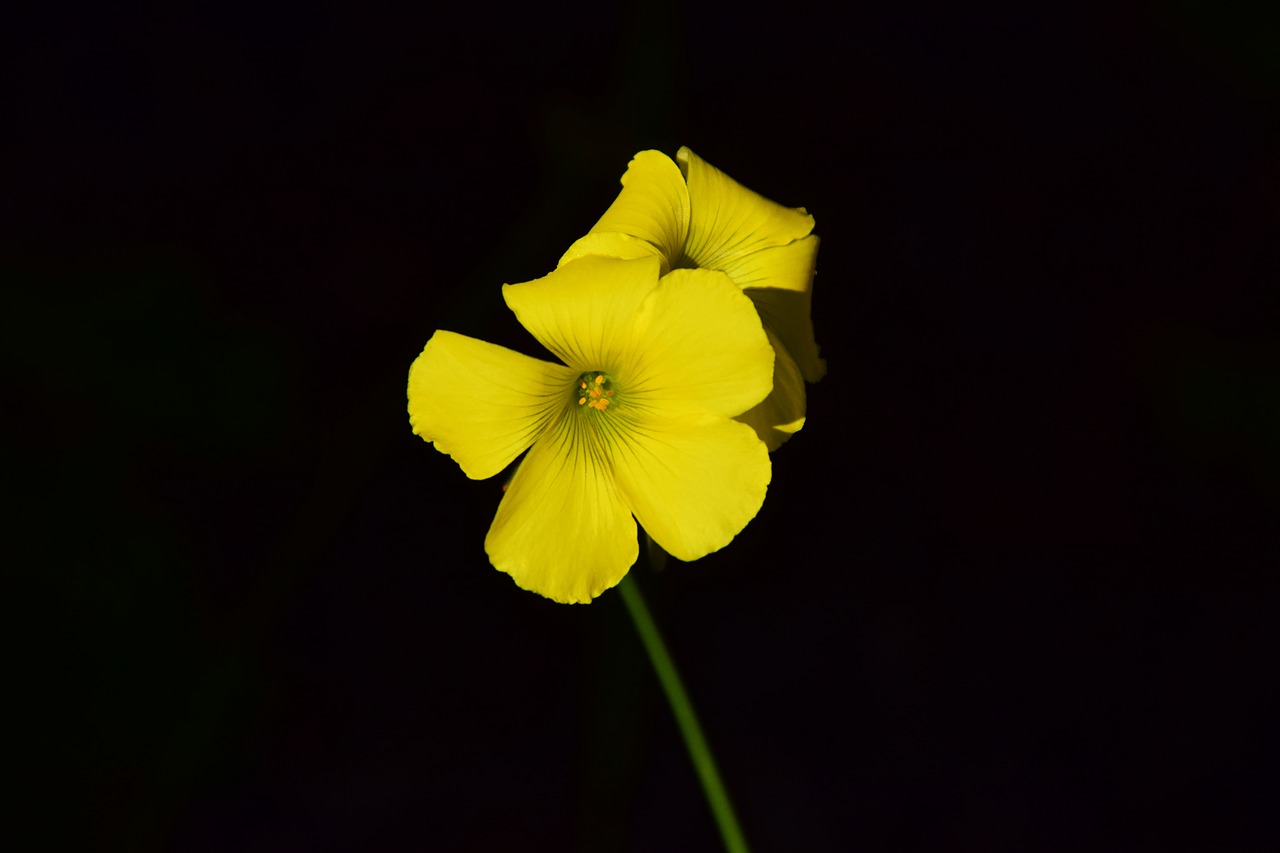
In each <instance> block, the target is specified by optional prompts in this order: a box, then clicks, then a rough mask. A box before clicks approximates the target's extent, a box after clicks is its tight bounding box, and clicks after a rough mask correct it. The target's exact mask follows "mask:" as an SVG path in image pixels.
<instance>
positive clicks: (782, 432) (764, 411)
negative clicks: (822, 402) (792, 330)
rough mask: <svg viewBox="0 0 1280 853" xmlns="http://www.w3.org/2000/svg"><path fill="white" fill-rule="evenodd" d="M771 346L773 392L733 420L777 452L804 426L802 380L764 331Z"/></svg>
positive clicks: (781, 348) (791, 361)
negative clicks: (745, 426)
mask: <svg viewBox="0 0 1280 853" xmlns="http://www.w3.org/2000/svg"><path fill="white" fill-rule="evenodd" d="M765 332H766V333H767V334H768V335H769V343H770V344H772V345H773V351H774V359H773V390H772V391H770V392H769V396H768V397H765V398H764V400H763V401H761V402H760V403H759V404H758V405H756V406H755V407H753V408H751V409H749V410H748V411H745V412H743V413H742V414H741V415H738V416H737V417H736V418H734V420H736V421H740V422H742V423H744V424H747V425H748V426H750V427H751V428H752V429H754V430H755V431H756V435H758V436H759V437H760V440H761V441H763V442H764V443H765V445H766V446H768V448H769V452H770V453H772V452H773V451H775V450H777V449H778V448H779V447H781V446H782V443H783V442H784V441H786V440H787V439H788V438H790V437H791V436H792V435H793V434H795V433H797V432H799V431H800V428H801V427H803V426H804V410H805V392H804V378H803V377H802V376H801V375H800V369H799V368H798V367H796V363H795V360H794V359H792V358H791V355H790V353H788V352H787V348H786V347H785V346H783V344H782V342H781V341H779V340H778V339H777V337H775V336H774V334H773V333H772V332H770V331H769V329H768V328H767V327H766V328H765Z"/></svg>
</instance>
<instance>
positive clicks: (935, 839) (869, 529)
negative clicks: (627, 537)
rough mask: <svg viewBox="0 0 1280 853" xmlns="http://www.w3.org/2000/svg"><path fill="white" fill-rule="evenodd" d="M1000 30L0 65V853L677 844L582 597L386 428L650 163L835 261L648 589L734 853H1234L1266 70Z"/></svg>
mask: <svg viewBox="0 0 1280 853" xmlns="http://www.w3.org/2000/svg"><path fill="white" fill-rule="evenodd" d="M1025 5H1026V8H1023V7H1015V8H1014V9H1005V10H1000V11H982V12H974V11H971V10H969V9H967V8H964V7H963V4H962V5H960V6H957V7H955V8H948V9H942V10H940V9H936V8H929V7H922V6H906V5H892V6H886V7H883V8H861V7H859V8H853V9H850V10H847V11H845V12H843V13H841V14H839V15H831V14H828V15H825V16H824V15H818V14H814V13H813V12H812V11H811V10H810V9H809V8H808V7H807V6H806V5H804V4H790V5H788V6H779V7H770V8H769V9H768V10H767V11H764V12H758V13H753V12H750V11H748V10H747V9H746V7H736V8H719V9H715V10H711V9H709V8H706V9H704V8H703V7H698V6H694V5H693V4H689V5H681V4H679V3H657V4H649V5H645V6H644V7H640V6H635V5H633V6H632V7H631V8H627V9H621V10H619V9H617V8H614V7H610V6H608V5H607V4H601V5H598V6H591V7H587V6H583V7H581V8H570V7H565V8H563V9H556V10H549V9H548V8H539V9H531V8H529V9H523V10H521V11H514V12H512V11H502V10H500V9H498V8H496V7H488V6H487V5H481V4H474V5H468V4H459V5H458V6H457V7H456V8H452V9H434V10H433V9H430V8H428V7H429V6H430V4H418V5H417V6H416V7H415V10H414V11H412V12H408V13H403V12H392V11H375V10H373V9H372V8H369V7H366V8H363V9H361V10H360V11H355V10H342V9H337V8H334V7H332V6H325V7H323V8H312V7H310V6H303V5H301V4H300V5H298V6H297V7H295V8H291V9H287V8H284V7H279V6H274V7H265V8H264V7H248V6H246V7H244V8H232V7H230V6H224V7H223V8H222V9H221V10H217V11H207V12H197V11H191V10H189V9H187V8H185V7H183V6H180V5H174V4H152V5H150V6H142V7H131V8H128V9H121V8H115V9H112V10H109V11H108V10H107V9H105V8H99V9H97V10H96V11H93V10H91V9H88V8H71V9H65V10H63V9H51V8H48V9H46V10H45V11H43V12H41V13H38V14H34V13H25V16H21V15H20V16H18V17H17V18H15V19H12V20H11V21H10V23H9V24H7V25H6V33H5V35H4V36H3V37H0V38H3V40H4V41H5V45H4V50H3V52H2V54H0V55H3V57H4V58H3V60H2V62H3V67H4V82H5V89H4V104H5V114H6V119H5V122H4V127H5V129H4V133H3V143H2V144H3V148H2V149H0V152H3V157H2V161H3V162H0V176H3V182H4V185H3V187H2V188H0V198H2V199H3V201H2V202H0V217H2V218H0V275H2V276H3V279H4V288H3V297H2V298H3V305H0V324H2V327H0V343H2V345H3V346H4V348H5V350H4V356H5V360H6V363H7V367H6V371H5V372H6V375H7V377H8V379H9V381H8V382H6V385H8V390H7V391H6V392H5V397H6V401H5V409H6V411H7V412H8V416H7V417H6V418H5V419H4V422H5V432H6V435H5V437H4V442H3V446H4V450H3V453H4V465H5V472H6V473H5V477H6V484H7V485H8V490H9V492H10V494H11V497H12V498H13V500H12V502H11V503H10V509H9V510H7V511H6V512H5V515H6V518H7V521H8V522H9V525H8V526H10V528H11V532H10V533H9V534H8V535H6V537H5V540H6V547H5V550H6V552H7V553H8V555H9V556H7V557H6V558H5V559H4V562H5V563H6V574H7V575H9V576H10V577H11V578H12V580H13V584H12V585H11V586H10V593H9V595H10V603H11V604H12V606H13V610H14V611H15V615H17V616H18V617H19V618H17V619H14V620H10V623H9V624H10V625H12V626H14V627H15V628H16V630H15V636H14V639H13V641H12V642H11V649H12V650H13V651H14V655H13V657H14V659H15V660H14V663H13V664H12V666H11V670H10V676H9V682H8V683H9V690H8V691H7V692H8V694H9V701H8V703H7V704H9V705H10V706H11V710H16V711H17V712H18V722H16V723H14V724H12V725H13V728H12V741H13V742H14V743H15V744H17V745H18V746H19V747H22V748H24V749H23V754H24V756H26V755H28V754H29V756H30V758H31V759H32V760H31V761H30V762H29V763H27V762H25V761H24V762H23V763H21V764H19V765H17V766H16V767H17V768H19V769H15V772H14V776H15V777H16V778H18V779H19V780H20V781H21V785H22V787H23V788H24V790H25V791H26V792H27V793H28V794H29V795H30V803H29V804H28V805H22V810H23V812H24V814H25V816H26V817H28V818H30V821H29V823H28V822H21V823H19V824H18V825H17V827H18V828H20V829H21V830H22V831H26V830H27V829H28V828H29V829H31V830H33V831H35V832H36V833H38V834H36V835H32V836H29V837H28V838H29V840H28V841H27V842H26V844H27V845H28V847H27V848H24V849H29V848H30V847H40V846H43V847H49V848H57V847H65V848H66V849H104V850H105V849H128V850H141V851H149V850H181V851H188V850H189V851H226V850H243V851H259V850H261V851H278V850H307V851H318V850H335V851H339V850H341V851H346V850H474V851H506V850H548V851H563V850H584V851H597V850H601V851H608V850H641V851H649V850H653V851H684V850H692V851H701V850H714V849H716V845H717V841H716V836H715V830H714V827H713V824H712V823H711V820H710V818H709V816H708V814H707V810H706V808H705V806H704V804H703V802H702V800H701V794H700V792H699V789H698V787H697V784H696V781H695V777H694V775H693V772H692V770H691V768H690V766H689V763H688V761H687V759H686V758H685V756H684V753H683V751H682V747H681V744H680V741H679V737H678V734H677V732H676V729H675V727H674V724H673V722H672V720H671V718H670V714H669V712H668V711H667V709H666V706H665V705H664V703H663V700H662V698H661V696H660V694H659V693H658V692H657V687H656V683H655V681H654V679H653V677H652V674H651V672H650V670H649V668H648V664H647V662H646V660H645V658H644V657H643V653H642V652H641V650H640V648H639V646H638V643H637V641H636V640H635V639H634V634H633V632H632V630H631V626H630V624H629V623H628V622H627V617H626V613H625V611H624V610H623V608H622V607H621V605H620V603H619V602H618V600H617V596H616V595H615V594H606V595H605V596H604V597H602V598H601V599H600V600H598V601H597V602H596V603H594V604H592V605H590V606H585V607H584V606H561V605H556V604H553V603H550V602H548V601H545V600H543V599H541V598H539V597H537V596H535V595H533V594H530V593H527V592H523V591H521V590H519V589H517V588H516V587H515V586H514V585H513V584H512V583H511V581H510V579H509V578H508V577H507V576H506V575H503V574H501V573H499V572H497V571H495V570H493V569H492V568H491V567H490V566H489V565H488V563H487V560H486V557H485V554H484V551H483V545H482V543H483V539H484V534H485V531H486V529H487V527H488V525H489V522H490V520H491V519H492V515H493V512H494V510H495V509H496V506H497V503H498V500H499V497H500V488H499V487H500V483H501V478H495V479H493V480H491V481H484V482H473V481H470V480H468V479H466V477H465V476H463V474H462V473H461V471H460V470H459V469H458V468H457V466H456V465H455V464H454V463H453V462H452V461H451V460H450V459H448V458H447V457H445V456H443V455H441V454H439V453H437V452H436V451H435V450H434V449H432V448H431V447H430V446H429V445H427V444H425V443H424V442H422V441H421V440H420V439H418V438H417V437H415V436H414V435H412V434H411V432H410V430H409V425H408V420H407V416H406V414H405V377H406V373H407V370H408V366H409V363H410V362H411V361H412V359H413V358H414V357H415V356H416V355H417V353H418V352H419V351H420V349H421V347H422V345H423V344H424V342H425V341H426V340H427V338H428V337H429V336H430V335H431V333H432V332H433V331H434V330H436V329H439V328H444V329H451V330H454V331H458V332H462V333H464V334H469V335H473V336H476V337H480V338H484V339H487V340H492V341H496V342H499V343H505V344H507V345H510V346H513V347H516V348H519V349H522V350H523V351H525V352H528V353H530V354H540V349H539V348H538V346H537V344H536V343H535V342H534V341H533V340H532V338H531V337H529V336H528V335H527V334H526V333H525V332H524V331H523V330H522V329H521V328H520V327H519V325H518V324H517V323H516V322H515V320H514V318H513V317H512V316H511V315H510V313H509V312H508V311H507V309H506V308H505V306H504V304H503V302H502V300H501V296H500V291H499V285H501V284H502V283H503V282H512V281H524V280H528V279H531V278H535V277H537V276H540V275H542V274H544V273H546V272H547V271H549V270H550V269H551V268H552V267H553V266H554V264H555V261H556V259H557V258H558V257H559V255H560V253H561V252H562V251H563V250H564V248H566V247H567V246H568V244H569V243H570V242H571V241H572V240H573V239H574V238H576V237H577V236H580V235H581V234H582V233H584V232H585V230H586V229H587V228H588V227H589V226H590V225H591V224H592V223H593V222H594V221H595V219H596V218H597V217H598V216H599V215H600V214H601V213H602V212H603V211H604V209H605V207H606V206H607V205H608V203H609V202H610V201H611V200H612V198H613V197H614V195H615V194H616V192H617V188H618V183H617V182H618V178H619V177H620V176H621V174H622V172H623V170H624V169H625V167H626V164H627V161H628V159H629V158H630V156H631V155H632V154H633V153H634V152H635V151H638V150H640V149H643V148H659V149H662V150H664V151H666V152H667V153H669V154H674V153H675V150H676V148H677V147H678V146H680V145H682V144H687V145H689V146H691V147H692V148H693V149H694V150H695V151H697V152H698V153H699V154H701V155H702V156H703V157H705V158H707V159H708V160H710V161H711V162H712V163H714V164H716V165H717V166H719V167H720V168H722V169H724V170H725V171H726V172H728V173H729V174H730V175H732V176H733V177H735V178H737V179H738V180H739V181H741V182H743V183H744V184H746V185H747V186H749V187H751V188H753V189H756V190H758V191H760V192H761V193H763V194H765V195H767V196H769V197H771V198H773V199H776V200H778V201H780V202H782V203H785V204H788V205H804V206H806V207H808V209H809V210H810V211H811V212H812V213H813V214H814V215H815V217H816V220H817V229H816V230H817V233H819V234H820V235H821V236H822V239H823V244H822V251H821V254H820V257H819V270H820V273H819V275H818V277H817V280H816V285H815V296H814V312H815V323H816V327H817V334H818V340H819V343H820V344H821V345H822V351H823V355H824V356H825V357H826V359H827V361H828V365H829V374H828V376H827V377H826V378H825V379H824V380H823V381H822V382H821V383H819V384H817V385H815V386H812V387H811V388H810V403H809V422H808V424H807V425H806V427H805V429H804V430H803V431H802V432H801V433H800V434H798V435H797V436H796V437H795V438H794V439H793V440H792V441H791V442H790V443H789V444H787V445H786V446H784V447H783V448H782V449H781V450H780V451H779V452H778V453H777V454H776V455H775V456H774V479H773V484H772V486H771V488H770V493H769V497H768V500H767V501H766V503H765V506H764V509H763V510H762V511H761V513H760V514H759V516H758V517H757V518H756V519H755V520H754V521H753V522H752V523H751V524H750V525H749V526H748V527H747V529H746V530H745V531H744V532H743V533H742V534H741V535H740V536H739V537H738V539H737V540H736V541H735V542H734V543H733V544H732V545H731V546H730V547H728V548H727V549H725V550H724V551H722V552H721V553H718V554H715V555H712V556H710V557H708V558H706V559H704V560H701V561H699V562H697V563H695V564H689V565H684V564H679V563H675V564H673V565H671V566H669V567H668V568H667V570H666V571H665V572H663V573H661V574H654V573H653V572H651V571H649V570H648V569H643V568H642V569H637V572H638V573H639V574H640V576H641V577H640V579H641V581H642V582H643V586H644V588H645V589H646V591H647V593H648V596H649V598H650V600H651V602H652V604H653V607H654V609H655V612H656V613H657V615H658V617H659V619H660V621H661V623H662V625H663V626H664V630H665V632H666V636H667V638H668V641H669V642H670V644H671V646H672V649H673V651H674V654H675V655H676V658H677V661H678V663H679V664H680V666H681V667H682V669H683V672H684V674H685V676H686V678H687V682H688V684H689V687H690V690H691V692H692V694H693V697H694V699H695V701H696V703H697V704H698V706H699V709H700V712H701V714H702V716H703V720H704V723H705V725H706V728H707V730H708V732H709V737H710V739H711V742H712V745H713V747H714V748H715V749H716V751H717V753H718V756H719V759H720V762H721V766H722V770H723V771H724V773H725V776H726V778H727V781H728V784H729V787H730V790H731V792H732V794H733V796H734V798H735V801H736V803H737V806H738V808H739V811H740V814H741V818H742V822H743V825H744V828H745V830H746V833H747V837H748V839H749V840H750V841H752V842H753V847H754V849H757V850H759V851H771V850H779V851H821V850H847V849H859V850H917V849H918V850H983V851H990V850H1084V849H1089V850H1136V849H1162V850H1163V849H1175V848H1180V847H1189V848H1198V849H1206V850H1208V849H1212V850H1245V849H1265V847H1266V842H1265V839H1266V838H1267V836H1268V834H1270V835H1271V837H1272V840H1274V837H1275V834H1274V829H1275V816H1274V813H1271V814H1268V812H1269V811H1270V812H1273V810H1274V808H1275V801H1276V800H1275V798H1276V791H1277V785H1278V784H1280V779H1278V778H1277V775H1278V774H1277V771H1276V765H1275V764H1274V763H1273V762H1272V759H1271V757H1270V755H1269V750H1270V748H1271V747H1273V746H1274V729H1275V724H1276V720H1275V713H1276V710H1277V703H1276V698H1277V697H1276V687H1275V657H1274V655H1273V654H1272V653H1271V651H1270V646H1271V645H1272V644H1274V643H1276V640H1277V639H1280V638H1278V637H1277V636H1276V635H1277V633H1280V632H1278V631H1277V628H1276V619H1275V617H1276V607H1277V604H1278V603H1280V601H1278V598H1280V596H1278V595H1277V593H1278V592H1280V589H1278V584H1277V577H1276V565H1277V564H1276V561H1275V549H1274V548H1273V547H1271V546H1272V545H1274V540H1275V537H1276V535H1277V530H1276V519H1277V511H1278V509H1280V439H1278V436H1280V347H1278V346H1277V336H1276V334H1275V332H1276V326H1275V321H1276V317H1277V311H1276V308H1277V277H1276V270H1277V265H1276V242H1277V241H1276V233H1277V231H1276V229H1277V224H1278V223H1280V216H1278V215H1277V214H1278V213H1280V203H1278V198H1280V196H1278V195H1277V191H1278V190H1280V155H1278V151H1280V149H1278V148H1277V143H1280V122H1278V121H1277V116H1278V113H1277V106H1278V104H1277V95H1278V93H1280V74H1278V73H1277V72H1278V71H1280V62H1278V61H1277V56H1278V54H1277V52H1276V49H1275V45H1276V44H1277V43H1278V42H1277V27H1276V19H1275V17H1274V15H1272V16H1271V17H1269V18H1268V17H1259V16H1253V15H1243V14H1239V13H1232V14H1223V13H1220V12H1216V11H1213V9H1214V6H1213V4H1209V3H1177V4H1147V5H1140V6H1137V7H1127V8H1124V9H1111V8H1108V9H1091V8H1089V7H1088V6H1087V5H1080V4H1069V5H1067V6H1065V7H1063V8H1061V9H1058V10H1053V11H1049V10H1047V9H1045V10H1040V11H1034V12H1033V11H1030V8H1032V6H1033V4H1025ZM1035 8H1037V9H1039V7H1035ZM23 616H25V617H27V618H21V617H23Z"/></svg>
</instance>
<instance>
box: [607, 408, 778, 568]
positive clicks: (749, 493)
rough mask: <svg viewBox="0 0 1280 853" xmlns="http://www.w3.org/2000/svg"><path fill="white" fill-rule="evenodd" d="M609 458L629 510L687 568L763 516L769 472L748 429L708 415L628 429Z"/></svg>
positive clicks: (762, 451) (766, 459)
mask: <svg viewBox="0 0 1280 853" xmlns="http://www.w3.org/2000/svg"><path fill="white" fill-rule="evenodd" d="M612 453H613V460H614V472H615V476H616V477H617V481H618V486H619V488H620V489H621V490H622V492H623V494H624V495H625V496H626V501H627V505H628V506H630V507H631V511H632V512H633V513H635V516H636V518H637V519H638V520H639V522H640V524H641V525H642V526H643V527H644V529H645V530H646V531H648V533H649V535H650V536H652V537H653V539H654V541H655V542H657V543H658V544H659V545H661V546H662V547H663V549H664V550H666V552H667V553H668V554H671V555H672V556H674V557H677V558H679V559H681V560H686V561H688V560H696V559H698V558H699V557H703V556H705V555H707V554H709V553H711V552H712V551H717V550H719V549H720V548H723V547H724V546H725V545H727V544H729V542H730V541H732V539H733V537H734V536H736V535H738V532H739V531H741V530H742V528H743V527H745V526H746V525H747V522H749V521H750V520H751V519H752V518H754V517H755V515H756V513H757V512H759V511H760V506H761V504H763V503H764V496H765V492H766V491H767V489H768V486H769V479H770V476H771V473H772V469H771V467H770V463H769V452H768V450H766V449H765V446H764V444H763V443H761V441H760V439H759V438H757V437H756V434H755V431H754V430H752V429H751V427H749V426H747V425H746V424H740V423H737V422H736V421H731V420H727V419H722V418H718V417H715V416H709V415H707V416H695V417H688V418H677V419H665V418H664V419H654V420H653V421H652V422H644V423H636V424H632V425H631V427H630V428H629V429H628V431H627V436H626V441H625V443H622V444H620V446H615V447H614V448H613V450H612Z"/></svg>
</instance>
